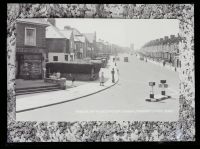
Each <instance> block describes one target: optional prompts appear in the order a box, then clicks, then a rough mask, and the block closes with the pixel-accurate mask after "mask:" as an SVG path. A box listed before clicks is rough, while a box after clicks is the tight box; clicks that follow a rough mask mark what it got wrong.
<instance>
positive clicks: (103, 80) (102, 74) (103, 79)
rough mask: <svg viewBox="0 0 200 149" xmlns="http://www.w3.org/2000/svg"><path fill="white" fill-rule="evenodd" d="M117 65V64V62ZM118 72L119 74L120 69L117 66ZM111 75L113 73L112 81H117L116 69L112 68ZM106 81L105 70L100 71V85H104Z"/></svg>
mask: <svg viewBox="0 0 200 149" xmlns="http://www.w3.org/2000/svg"><path fill="white" fill-rule="evenodd" d="M115 66H117V63H116V62H115ZM117 74H118V75H119V69H118V68H117ZM111 75H112V83H115V69H114V68H112V70H111ZM104 82H105V77H104V72H103V71H101V72H100V86H104Z"/></svg>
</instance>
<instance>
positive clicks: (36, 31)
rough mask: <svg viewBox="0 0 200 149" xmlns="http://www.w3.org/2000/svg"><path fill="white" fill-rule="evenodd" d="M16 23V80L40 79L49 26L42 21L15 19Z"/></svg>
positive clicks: (43, 65) (43, 66)
mask: <svg viewBox="0 0 200 149" xmlns="http://www.w3.org/2000/svg"><path fill="white" fill-rule="evenodd" d="M16 23H17V28H16V33H17V35H16V79H42V78H43V68H45V57H46V40H45V29H46V27H48V26H49V24H48V23H47V22H46V21H45V20H43V19H17V22H16Z"/></svg>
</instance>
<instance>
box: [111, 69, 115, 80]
mask: <svg viewBox="0 0 200 149" xmlns="http://www.w3.org/2000/svg"><path fill="white" fill-rule="evenodd" d="M111 74H112V83H115V70H114V68H113V69H112V71H111Z"/></svg>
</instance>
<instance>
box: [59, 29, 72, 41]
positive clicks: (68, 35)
mask: <svg viewBox="0 0 200 149" xmlns="http://www.w3.org/2000/svg"><path fill="white" fill-rule="evenodd" d="M60 32H61V33H62V34H63V35H64V36H65V38H67V39H70V37H71V34H72V30H66V29H64V30H60Z"/></svg>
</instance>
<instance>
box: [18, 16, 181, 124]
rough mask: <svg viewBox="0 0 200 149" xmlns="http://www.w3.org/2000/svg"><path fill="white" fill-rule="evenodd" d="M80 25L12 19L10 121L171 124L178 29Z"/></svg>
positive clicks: (111, 23)
mask: <svg viewBox="0 0 200 149" xmlns="http://www.w3.org/2000/svg"><path fill="white" fill-rule="evenodd" d="M87 21H88V22H91V19H86V20H85V19H84V20H83V19H19V20H18V22H17V44H16V49H17V52H16V120H17V121H177V120H178V117H179V70H180V67H181V62H180V60H179V43H180V42H181V38H180V36H179V34H178V22H176V21H173V20H172V22H153V23H152V22H151V20H148V21H150V22H145V21H144V22H142V21H138V22H137V21H136V23H135V22H131V21H129V22H126V21H128V20H126V21H125V23H124V21H122V20H115V21H114V20H112V21H110V20H108V19H107V20H106V19H103V20H100V19H96V21H94V22H93V24H92V23H91V24H88V22H87ZM168 21H170V20H168ZM77 22H78V23H79V24H78V23H77ZM122 22H123V23H122ZM145 25H146V26H148V27H149V28H150V29H149V28H146V27H145ZM170 25H171V26H170ZM133 26H134V28H133ZM158 26H161V27H160V28H158ZM106 27H107V28H106ZM162 27H163V28H164V29H165V30H164V29H162ZM38 30H39V31H38ZM90 30H92V31H91V32H90V33H84V32H88V31H90ZM93 30H94V32H93ZM117 30H119V31H118V32H117ZM139 30H140V31H139ZM139 32H142V33H141V34H142V35H143V37H142V36H141V35H140V34H139ZM143 32H144V33H143ZM133 33H135V34H133ZM23 40H24V41H23Z"/></svg>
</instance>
